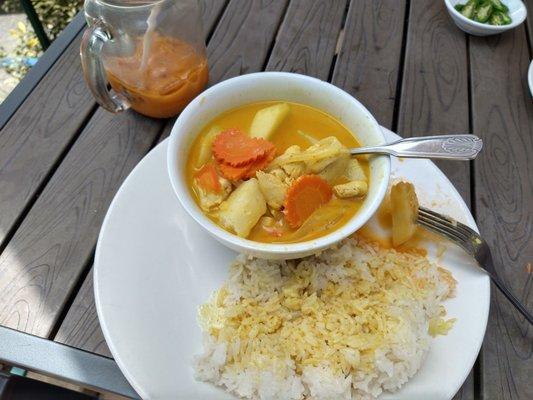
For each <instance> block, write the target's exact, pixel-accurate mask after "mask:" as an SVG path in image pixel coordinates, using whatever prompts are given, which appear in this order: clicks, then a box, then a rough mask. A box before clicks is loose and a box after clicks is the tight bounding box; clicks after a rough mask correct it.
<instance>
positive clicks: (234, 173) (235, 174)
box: [218, 163, 249, 181]
mask: <svg viewBox="0 0 533 400" xmlns="http://www.w3.org/2000/svg"><path fill="white" fill-rule="evenodd" d="M218 168H219V169H220V172H221V173H222V175H224V177H225V178H227V179H229V180H230V181H238V180H241V179H243V178H244V176H245V175H246V172H247V171H248V168H249V165H245V166H244V167H232V166H231V165H228V164H222V163H219V164H218Z"/></svg>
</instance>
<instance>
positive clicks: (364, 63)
mask: <svg viewBox="0 0 533 400" xmlns="http://www.w3.org/2000/svg"><path fill="white" fill-rule="evenodd" d="M405 4H406V1H405V0H352V2H351V4H350V8H349V10H348V17H347V20H346V26H345V28H344V34H343V41H342V46H341V48H340V53H339V54H338V56H337V62H336V65H335V70H334V72H333V79H332V82H333V83H334V84H335V85H337V86H339V87H341V88H342V89H344V90H346V91H347V92H348V93H350V94H352V95H353V96H355V97H356V98H357V99H358V100H360V101H361V102H362V103H363V104H364V105H365V106H366V107H367V108H368V109H369V110H370V112H372V114H373V115H374V116H375V117H376V119H377V121H378V122H379V123H380V124H381V125H383V126H385V127H387V128H389V129H390V128H392V122H393V115H394V107H395V104H396V103H397V98H396V89H397V81H398V76H399V73H400V71H399V70H400V58H401V53H402V35H403V31H404V22H405ZM400 78H401V77H400Z"/></svg>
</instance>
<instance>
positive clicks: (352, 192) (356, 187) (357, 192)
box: [333, 181, 368, 199]
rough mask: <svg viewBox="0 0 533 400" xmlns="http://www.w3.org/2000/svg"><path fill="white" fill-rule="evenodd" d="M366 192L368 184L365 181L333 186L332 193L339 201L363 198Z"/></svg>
mask: <svg viewBox="0 0 533 400" xmlns="http://www.w3.org/2000/svg"><path fill="white" fill-rule="evenodd" d="M367 192H368V184H367V183H366V182H365V181H350V182H348V183H343V184H341V185H335V186H333V193H335V196H337V197H339V198H341V199H345V198H348V197H355V196H364V195H365V194H366V193H367Z"/></svg>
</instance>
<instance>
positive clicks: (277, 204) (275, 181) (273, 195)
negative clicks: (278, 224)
mask: <svg viewBox="0 0 533 400" xmlns="http://www.w3.org/2000/svg"><path fill="white" fill-rule="evenodd" d="M256 177H257V181H258V182H259V189H260V190H261V193H263V196H264V197H265V200H266V202H267V204H268V206H269V207H271V208H273V209H274V210H279V209H281V207H282V206H283V202H284V201H285V193H287V189H288V188H289V186H288V185H287V184H285V183H283V182H282V181H281V179H279V178H278V177H277V176H275V175H274V174H272V173H269V174H267V173H265V172H263V171H257V173H256Z"/></svg>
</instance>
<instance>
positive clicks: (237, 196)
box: [218, 178, 267, 237]
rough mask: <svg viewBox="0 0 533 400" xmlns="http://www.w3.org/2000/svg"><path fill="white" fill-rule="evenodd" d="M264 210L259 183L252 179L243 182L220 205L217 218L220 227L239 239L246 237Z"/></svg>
mask: <svg viewBox="0 0 533 400" xmlns="http://www.w3.org/2000/svg"><path fill="white" fill-rule="evenodd" d="M266 210H267V207H266V201H265V198H264V196H263V194H262V193H261V190H260V189H259V183H258V182H257V179H255V178H252V179H250V180H248V181H245V182H243V183H242V184H241V185H240V186H239V187H238V188H237V189H235V190H234V191H233V193H232V194H231V195H230V196H229V198H228V199H227V200H226V201H224V202H223V203H222V204H221V205H220V212H219V214H218V217H219V221H220V223H221V224H222V226H224V227H225V228H227V229H229V230H231V231H233V232H235V233H236V234H237V235H239V236H240V237H247V236H248V235H249V234H250V231H251V230H252V228H253V227H254V225H255V224H257V221H259V218H261V217H262V216H263V214H264V213H265V212H266Z"/></svg>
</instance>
